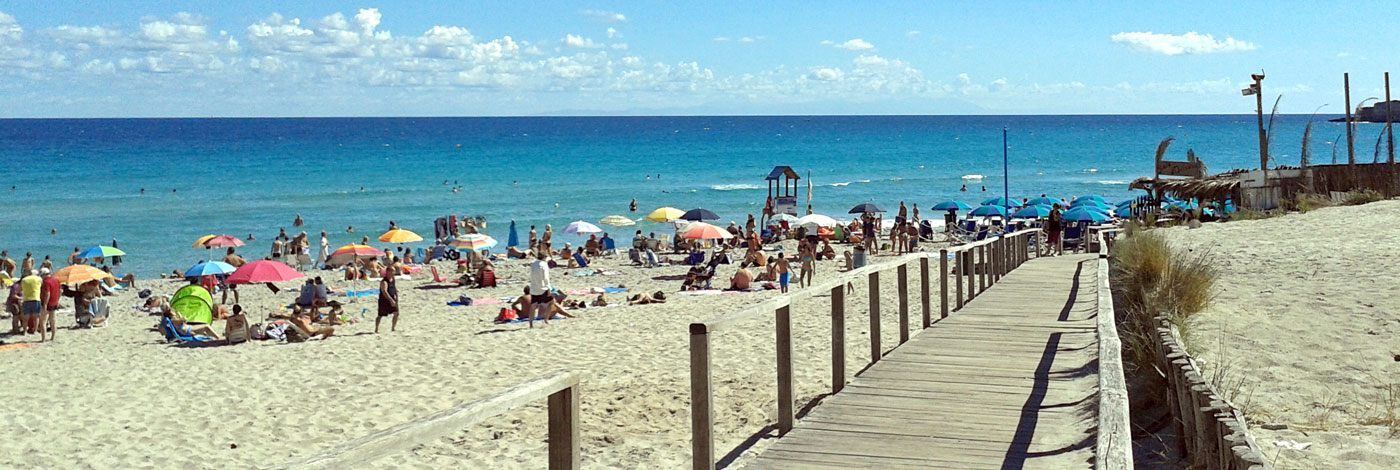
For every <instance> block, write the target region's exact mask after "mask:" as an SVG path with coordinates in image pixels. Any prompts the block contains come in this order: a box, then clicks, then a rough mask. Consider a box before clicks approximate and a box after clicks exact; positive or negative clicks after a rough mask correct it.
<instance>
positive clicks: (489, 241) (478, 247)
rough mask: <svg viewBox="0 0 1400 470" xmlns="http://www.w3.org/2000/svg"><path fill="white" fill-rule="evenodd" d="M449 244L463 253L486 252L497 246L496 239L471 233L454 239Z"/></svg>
mask: <svg viewBox="0 0 1400 470" xmlns="http://www.w3.org/2000/svg"><path fill="white" fill-rule="evenodd" d="M447 244H448V245H449V246H451V247H452V248H456V249H458V250H462V251H485V250H489V249H491V248H492V247H495V246H496V239H494V238H491V237H489V236H486V235H484V234H480V233H469V234H466V235H462V236H460V237H457V238H453V239H452V241H450V242H448V243H447Z"/></svg>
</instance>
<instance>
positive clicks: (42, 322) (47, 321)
mask: <svg viewBox="0 0 1400 470" xmlns="http://www.w3.org/2000/svg"><path fill="white" fill-rule="evenodd" d="M39 275H40V276H42V277H43V278H44V281H43V286H42V287H41V288H40V289H41V293H40V295H39V296H40V298H41V299H40V300H43V305H44V311H43V313H41V314H40V316H39V342H40V343H42V342H44V334H45V333H46V332H47V333H48V335H49V341H54V340H56V339H58V324H57V323H56V320H55V319H54V317H55V315H57V314H58V299H60V298H62V297H63V285H62V284H61V283H59V282H58V278H56V277H53V271H51V270H49V268H43V269H40V270H39Z"/></svg>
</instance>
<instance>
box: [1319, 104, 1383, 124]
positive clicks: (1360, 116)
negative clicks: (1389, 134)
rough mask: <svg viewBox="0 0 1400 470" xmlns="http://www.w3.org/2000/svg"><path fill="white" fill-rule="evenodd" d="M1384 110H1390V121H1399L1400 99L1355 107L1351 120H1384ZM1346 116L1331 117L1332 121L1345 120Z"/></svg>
mask: <svg viewBox="0 0 1400 470" xmlns="http://www.w3.org/2000/svg"><path fill="white" fill-rule="evenodd" d="M1386 112H1390V121H1391V122H1395V121H1400V100H1391V101H1382V102H1379V103H1376V104H1375V105H1374V106H1364V107H1361V108H1357V110H1356V115H1354V116H1352V117H1351V120H1352V122H1386V120H1385V117H1386V116H1385V115H1386ZM1346 120H1347V118H1344V117H1340V118H1336V119H1332V120H1331V121H1332V122H1346Z"/></svg>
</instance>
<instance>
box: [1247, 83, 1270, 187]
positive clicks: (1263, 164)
mask: <svg viewBox="0 0 1400 470" xmlns="http://www.w3.org/2000/svg"><path fill="white" fill-rule="evenodd" d="M1251 77H1252V78H1254V106H1255V107H1254V115H1255V117H1256V118H1258V120H1259V169H1260V170H1263V171H1264V178H1265V180H1266V181H1267V180H1268V177H1269V174H1268V171H1269V137H1268V136H1267V135H1265V133H1264V74H1263V73H1259V74H1254V75H1251Z"/></svg>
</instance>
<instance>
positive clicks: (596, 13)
mask: <svg viewBox="0 0 1400 470" xmlns="http://www.w3.org/2000/svg"><path fill="white" fill-rule="evenodd" d="M578 14H580V15H583V16H586V17H589V18H592V19H593V21H598V22H602V23H626V22H627V16H626V15H623V14H622V13H617V12H611V11H601V10H580V11H579V12H578Z"/></svg>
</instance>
